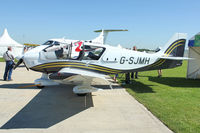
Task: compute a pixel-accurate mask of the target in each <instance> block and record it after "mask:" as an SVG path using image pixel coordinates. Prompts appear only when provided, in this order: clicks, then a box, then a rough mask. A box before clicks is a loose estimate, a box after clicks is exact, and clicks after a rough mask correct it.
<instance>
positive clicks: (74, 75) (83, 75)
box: [49, 68, 106, 82]
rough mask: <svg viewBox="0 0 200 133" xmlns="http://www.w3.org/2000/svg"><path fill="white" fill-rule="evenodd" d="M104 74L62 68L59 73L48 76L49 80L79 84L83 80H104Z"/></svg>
mask: <svg viewBox="0 0 200 133" xmlns="http://www.w3.org/2000/svg"><path fill="white" fill-rule="evenodd" d="M105 76H106V75H104V74H99V73H96V72H91V71H87V70H81V69H76V68H63V69H61V70H60V71H59V72H56V73H53V74H50V75H49V78H50V79H51V80H68V81H73V80H74V82H76V81H77V82H81V81H83V80H91V79H92V78H101V79H104V80H106V79H105Z"/></svg>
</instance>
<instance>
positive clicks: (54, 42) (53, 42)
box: [42, 41, 60, 45]
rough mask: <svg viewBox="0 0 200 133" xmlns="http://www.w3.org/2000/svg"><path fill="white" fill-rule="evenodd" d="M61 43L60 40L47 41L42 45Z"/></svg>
mask: <svg viewBox="0 0 200 133" xmlns="http://www.w3.org/2000/svg"><path fill="white" fill-rule="evenodd" d="M53 44H54V45H59V44H60V43H59V42H57V41H47V42H45V43H44V44H42V45H53Z"/></svg>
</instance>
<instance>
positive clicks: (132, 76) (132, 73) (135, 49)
mask: <svg viewBox="0 0 200 133" xmlns="http://www.w3.org/2000/svg"><path fill="white" fill-rule="evenodd" d="M133 50H134V51H137V47H136V46H133ZM134 76H135V78H136V79H137V78H138V72H131V78H132V79H134Z"/></svg>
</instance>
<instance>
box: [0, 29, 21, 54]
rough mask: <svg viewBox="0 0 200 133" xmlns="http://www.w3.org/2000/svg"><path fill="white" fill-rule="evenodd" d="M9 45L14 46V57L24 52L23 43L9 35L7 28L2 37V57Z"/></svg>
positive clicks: (0, 38)
mask: <svg viewBox="0 0 200 133" xmlns="http://www.w3.org/2000/svg"><path fill="white" fill-rule="evenodd" d="M8 46H11V47H12V52H13V54H14V57H16V56H18V55H21V54H22V51H23V45H22V44H20V43H18V42H16V41H15V40H13V39H12V38H11V37H10V36H9V34H8V31H7V29H5V30H4V32H3V34H2V36H1V37H0V57H2V56H3V53H4V52H5V51H7V48H8Z"/></svg>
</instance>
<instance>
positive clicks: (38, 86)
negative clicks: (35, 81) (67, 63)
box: [37, 85, 45, 89]
mask: <svg viewBox="0 0 200 133" xmlns="http://www.w3.org/2000/svg"><path fill="white" fill-rule="evenodd" d="M44 87H45V86H41V85H37V88H39V89H42V88H44Z"/></svg>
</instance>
